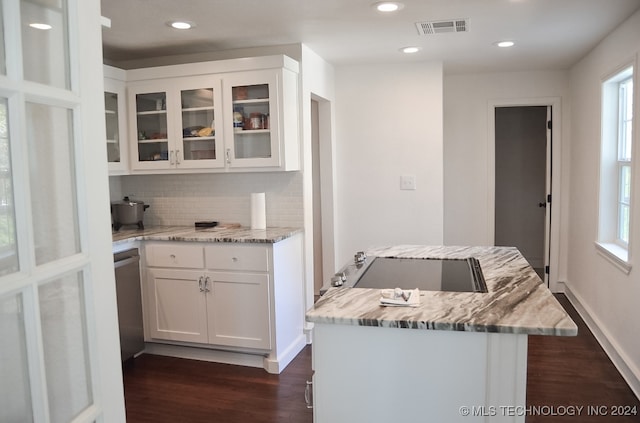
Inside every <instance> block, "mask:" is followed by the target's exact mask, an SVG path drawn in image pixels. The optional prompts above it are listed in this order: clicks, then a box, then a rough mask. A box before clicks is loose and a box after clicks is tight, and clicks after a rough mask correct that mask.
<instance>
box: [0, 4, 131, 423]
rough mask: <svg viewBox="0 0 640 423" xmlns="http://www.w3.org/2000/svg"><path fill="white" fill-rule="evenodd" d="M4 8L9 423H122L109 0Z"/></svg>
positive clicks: (0, 115) (0, 186) (1, 369)
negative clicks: (107, 109) (109, 153)
mask: <svg viewBox="0 0 640 423" xmlns="http://www.w3.org/2000/svg"><path fill="white" fill-rule="evenodd" d="M9 6H10V7H9ZM0 9H1V11H0V12H1V13H0V15H1V16H2V18H3V20H4V22H5V23H12V24H11V25H9V24H7V25H4V26H3V27H0V30H1V31H2V37H1V38H0V44H3V45H2V47H1V48H0V73H4V74H6V77H2V78H0V93H1V95H2V97H0V339H1V340H2V341H0V422H21V423H22V422H38V423H40V422H51V423H58V422H60V423H67V422H70V421H74V422H78V423H91V422H96V421H108V422H123V421H124V420H125V411H124V401H123V392H122V377H121V373H120V368H121V363H120V354H119V349H118V336H117V310H116V298H115V288H114V287H113V286H114V284H115V281H114V278H113V270H112V269H113V267H112V266H113V262H112V261H111V259H110V258H111V236H110V231H109V230H108V228H109V226H108V225H109V221H108V217H109V216H108V211H107V210H106V208H105V207H103V206H102V205H101V204H102V203H103V200H104V199H105V198H108V196H109V192H108V185H107V174H106V166H105V164H104V160H105V157H104V156H105V154H104V149H97V148H96V146H95V143H96V137H99V139H100V142H104V139H105V137H106V134H105V132H104V130H103V128H104V125H105V121H104V119H105V115H104V114H103V113H104V112H103V109H102V107H103V106H104V103H103V97H102V96H103V86H102V84H103V78H102V72H100V69H101V67H102V60H100V59H101V57H100V55H99V54H98V53H96V52H99V51H100V48H101V39H100V38H101V37H100V31H99V30H98V29H99V26H100V3H99V0H9V1H6V0H5V1H1V2H0ZM5 53H6V55H7V56H8V58H6V57H5ZM70 58H73V60H70ZM5 59H6V62H7V63H6V64H5ZM9 64H13V65H12V66H9ZM16 64H18V65H16ZM19 64H22V66H19ZM80 76H82V77H80ZM101 169H104V170H105V171H104V172H102V171H100V170H101ZM98 299H99V300H98ZM98 301H99V302H98Z"/></svg>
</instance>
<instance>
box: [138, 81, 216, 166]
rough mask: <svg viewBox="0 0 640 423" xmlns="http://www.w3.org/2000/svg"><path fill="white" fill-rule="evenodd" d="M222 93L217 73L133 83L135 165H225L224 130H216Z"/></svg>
mask: <svg viewBox="0 0 640 423" xmlns="http://www.w3.org/2000/svg"><path fill="white" fill-rule="evenodd" d="M220 91H221V89H220V79H219V78H216V77H192V78H188V79H179V78H173V79H160V80H155V81H149V82H147V81H144V82H134V83H130V84H129V109H130V110H132V111H133V114H134V115H133V116H132V118H131V131H130V139H131V140H136V141H135V142H132V143H131V146H130V149H131V157H132V161H131V162H132V168H133V169H134V170H152V169H156V170H162V169H164V170H170V169H213V168H220V167H223V166H224V161H223V151H224V150H223V148H222V147H221V146H222V145H223V140H222V132H221V131H218V132H216V129H215V128H216V120H215V119H216V112H217V110H219V109H221V108H222V107H221V96H220ZM218 108H219V109H218ZM220 114H221V113H220Z"/></svg>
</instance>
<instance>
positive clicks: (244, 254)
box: [205, 245, 269, 272]
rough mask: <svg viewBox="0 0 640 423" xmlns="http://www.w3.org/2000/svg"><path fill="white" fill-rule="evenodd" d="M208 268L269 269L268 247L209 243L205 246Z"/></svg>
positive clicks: (266, 270) (265, 270)
mask: <svg viewBox="0 0 640 423" xmlns="http://www.w3.org/2000/svg"><path fill="white" fill-rule="evenodd" d="M205 258H206V262H207V268H208V269H220V270H252V271H264V272H268V271H269V247H266V246H262V245H211V246H207V247H206V248H205Z"/></svg>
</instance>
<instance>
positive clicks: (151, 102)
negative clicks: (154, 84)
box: [136, 92, 169, 162]
mask: <svg viewBox="0 0 640 423" xmlns="http://www.w3.org/2000/svg"><path fill="white" fill-rule="evenodd" d="M136 120H137V125H138V126H137V129H138V160H139V161H141V162H146V161H167V160H169V140H168V137H167V95H166V93H165V92H155V93H145V94H137V95H136Z"/></svg>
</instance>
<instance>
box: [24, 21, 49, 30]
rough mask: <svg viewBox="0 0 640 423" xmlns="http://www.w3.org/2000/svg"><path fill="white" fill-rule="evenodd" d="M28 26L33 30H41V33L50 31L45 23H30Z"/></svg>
mask: <svg viewBox="0 0 640 423" xmlns="http://www.w3.org/2000/svg"><path fill="white" fill-rule="evenodd" d="M29 26H30V27H31V28H35V29H41V30H43V31H46V30H48V29H51V25H49V24H46V23H40V22H34V23H30V24H29Z"/></svg>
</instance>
